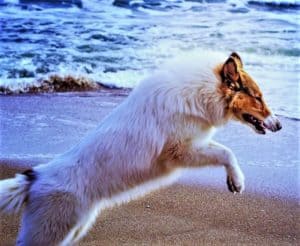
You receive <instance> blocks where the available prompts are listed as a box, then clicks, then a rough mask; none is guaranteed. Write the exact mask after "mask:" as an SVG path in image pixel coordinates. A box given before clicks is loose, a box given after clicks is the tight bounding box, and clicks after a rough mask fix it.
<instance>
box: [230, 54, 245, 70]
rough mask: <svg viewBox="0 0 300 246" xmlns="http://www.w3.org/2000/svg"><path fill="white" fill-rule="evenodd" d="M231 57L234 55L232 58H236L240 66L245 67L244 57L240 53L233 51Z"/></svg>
mask: <svg viewBox="0 0 300 246" xmlns="http://www.w3.org/2000/svg"><path fill="white" fill-rule="evenodd" d="M230 57H232V58H234V59H235V61H236V62H237V63H238V66H239V67H240V68H242V67H243V62H242V58H241V57H240V55H239V54H238V53H236V52H232V53H231V55H230Z"/></svg>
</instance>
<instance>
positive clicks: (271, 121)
mask: <svg viewBox="0 0 300 246" xmlns="http://www.w3.org/2000/svg"><path fill="white" fill-rule="evenodd" d="M263 124H264V127H265V128H267V129H269V130H270V131H272V132H276V131H279V130H280V129H281V128H282V126H281V123H280V121H279V120H278V119H277V117H276V116H275V115H270V116H268V117H267V118H266V119H265V120H264V122H263Z"/></svg>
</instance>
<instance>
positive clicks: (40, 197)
mask: <svg viewBox="0 0 300 246" xmlns="http://www.w3.org/2000/svg"><path fill="white" fill-rule="evenodd" d="M232 118H233V119H237V120H239V121H241V122H243V123H246V124H248V125H249V126H251V127H252V128H254V129H255V131H256V132H258V133H261V134H263V133H265V129H266V128H268V129H269V130H271V131H276V130H279V129H280V128H281V126H280V123H279V121H278V120H277V119H276V118H275V117H274V116H273V115H272V114H271V112H270V110H269V109H268V107H267V106H266V104H265V103H264V101H263V98H262V94H261V92H260V90H259V88H258V86H257V85H256V84H255V82H254V81H253V80H252V79H251V77H250V76H249V75H248V74H247V73H246V72H245V71H244V69H243V63H242V61H241V58H240V57H239V55H238V54H236V53H232V54H231V56H230V57H229V58H228V59H221V60H220V59H214V58H212V57H209V56H207V55H202V56H199V57H197V58H196V57H189V56H188V57H187V58H186V59H182V61H181V62H179V63H178V62H177V63H176V62H175V63H171V64H169V66H168V67H167V68H166V69H165V70H164V71H160V72H158V73H156V74H155V75H153V76H152V77H150V78H148V79H146V80H145V81H143V82H142V83H141V84H140V85H139V86H138V87H137V88H136V89H135V90H134V91H133V92H132V93H131V95H130V96H129V97H128V98H127V99H126V100H125V101H124V102H123V103H122V104H121V105H119V106H118V107H117V108H116V109H115V110H113V112H112V113H110V114H109V115H108V116H107V117H106V118H105V119H104V120H103V121H102V122H101V123H100V125H99V126H98V128H97V129H96V130H95V131H94V132H92V133H91V134H90V135H88V136H87V137H86V138H85V139H84V140H83V141H82V142H81V143H80V144H78V145H76V146H75V147H74V148H72V149H71V150H70V151H68V152H67V153H65V154H63V155H61V156H59V157H57V158H56V159H54V160H52V161H51V162H49V163H47V164H44V165H39V166H36V167H34V168H33V169H32V170H29V171H27V172H25V173H23V174H17V175H16V177H15V178H12V179H7V180H3V181H0V208H1V210H2V211H5V212H16V211H18V210H20V208H21V207H22V205H23V204H25V208H24V213H23V218H22V227H21V230H20V233H19V237H18V240H17V244H18V245H28V246H39V245H42V246H45V245H47V246H49V245H73V244H75V243H76V242H78V241H79V240H80V239H81V238H82V237H83V236H84V235H85V234H86V233H87V231H88V229H89V228H90V227H91V225H92V224H93V222H94V221H95V219H96V217H97V215H98V214H99V212H100V211H101V210H102V209H104V208H106V207H110V206H112V205H114V204H118V203H122V202H126V201H129V200H131V199H133V198H136V197H138V196H140V195H144V194H145V193H147V192H149V191H152V190H154V189H157V188H159V187H162V186H164V185H167V184H170V183H171V182H172V181H173V180H174V178H175V177H176V176H177V174H178V173H179V171H180V169H182V168H188V167H203V166H207V165H215V166H224V167H225V170H226V172H227V177H228V178H227V184H228V188H229V190H230V191H232V192H242V191H243V190H244V175H243V173H242V171H241V169H240V167H239V165H238V162H237V160H236V158H235V156H234V154H233V153H232V151H231V150H230V149H228V148H226V147H225V146H223V145H221V144H219V143H216V142H214V141H213V140H212V139H211V138H212V136H213V133H214V131H215V127H218V126H220V125H223V124H224V123H226V122H227V121H228V120H229V119H232Z"/></svg>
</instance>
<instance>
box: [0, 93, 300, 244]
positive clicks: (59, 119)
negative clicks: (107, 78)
mask: <svg viewBox="0 0 300 246" xmlns="http://www.w3.org/2000/svg"><path fill="white" fill-rule="evenodd" d="M125 95H126V93H125ZM123 99H124V94H123V93H120V94H118V95H116V94H114V93H113V94H110V93H108V94H99V95H94V94H78V95H77V94H72V95H71V96H70V95H69V96H68V94H63V95H44V96H21V97H18V96H12V97H0V102H1V107H0V109H1V118H2V121H1V146H0V147H1V153H0V154H1V156H0V178H1V179H3V178H6V177H10V176H13V174H14V173H15V172H19V171H22V170H24V169H26V167H28V166H31V165H36V164H38V163H42V162H45V161H47V160H48V159H51V158H52V157H53V156H55V155H57V154H58V153H61V152H63V151H65V150H67V149H68V148H69V147H71V146H73V145H74V144H75V143H76V142H77V141H79V140H80V139H81V138H82V136H84V135H85V134H86V132H87V131H88V130H90V129H92V128H93V127H94V126H95V125H96V124H97V122H99V120H101V119H102V118H103V117H104V116H105V115H106V114H107V113H108V112H109V111H111V109H112V108H113V107H115V106H116V105H117V104H118V103H119V102H120V101H122V100H123ZM281 120H282V121H283V122H282V123H283V126H284V128H283V130H282V131H281V132H279V133H278V134H274V135H272V134H268V135H267V136H265V137H260V136H257V135H255V134H254V133H252V132H251V131H249V130H245V128H243V127H240V126H239V125H235V124H233V125H232V124H231V125H229V126H228V127H226V128H224V129H223V130H221V132H220V134H218V135H217V139H218V140H221V142H222V143H225V144H226V145H228V146H229V147H231V148H232V149H233V151H234V152H235V153H236V154H237V156H238V159H239V160H240V161H241V165H242V168H243V170H244V171H245V173H246V178H247V183H246V184H247V186H246V189H247V190H246V192H245V193H244V194H242V195H232V194H231V193H229V192H228V191H227V190H226V188H225V181H224V177H223V176H222V175H223V174H224V171H223V170H221V169H211V170H210V171H208V172H205V171H204V172H203V173H201V172H200V173H199V174H198V173H197V174H196V176H195V175H194V176H193V178H191V176H186V177H185V178H182V179H181V180H180V181H179V182H178V183H176V184H174V185H173V186H171V187H168V188H165V189H162V190H160V191H156V192H154V193H151V194H149V195H147V196H145V197H144V198H142V199H140V200H136V201H132V202H130V203H128V204H124V205H121V206H117V207H115V208H113V209H109V210H105V211H104V212H103V213H102V214H101V215H100V216H99V218H98V219H97V222H96V224H95V225H94V227H93V229H92V230H91V231H90V232H89V234H88V235H87V236H86V237H85V238H84V240H83V241H82V242H81V243H80V245H300V238H299V236H300V221H299V215H300V207H299V203H298V202H299V200H298V199H299V193H298V186H299V180H298V173H297V171H298V167H299V156H298V154H299V152H298V148H299V142H298V140H299V139H298V136H297V134H298V133H299V121H293V120H288V119H281ZM237 136H238V137H237ZM220 172H221V173H222V175H219V174H218V173H220ZM212 173H213V174H212ZM216 173H217V174H216ZM197 175H200V176H197ZM195 180H196V181H195ZM199 180H200V181H199ZM192 184H193V185H192ZM212 185H214V186H213V187H212ZM18 226H19V216H15V215H13V216H6V215H5V216H3V215H1V217H0V246H6V245H13V244H14V242H15V238H16V235H17V230H18Z"/></svg>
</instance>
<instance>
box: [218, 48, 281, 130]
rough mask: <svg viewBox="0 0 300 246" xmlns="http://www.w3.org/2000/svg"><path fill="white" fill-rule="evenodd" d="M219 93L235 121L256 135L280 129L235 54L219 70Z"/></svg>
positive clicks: (240, 60)
mask: <svg viewBox="0 0 300 246" xmlns="http://www.w3.org/2000/svg"><path fill="white" fill-rule="evenodd" d="M221 78H222V85H221V91H222V93H223V94H224V95H225V98H226V99H227V101H228V110H229V113H230V115H232V116H233V117H234V118H235V119H237V120H239V121H241V122H242V123H245V124H247V125H249V126H250V127H251V128H253V129H254V130H255V131H256V132H257V133H260V134H265V133H266V129H269V130H271V131H273V132H275V131H278V130H280V129H281V124H280V122H279V120H278V119H277V118H276V117H275V116H274V115H273V114H272V113H271V111H270V109H269V108H268V106H267V105H266V103H265V101H264V98H263V95H262V93H261V91H260V89H259V87H258V85H257V84H256V83H255V82H254V80H253V79H252V78H251V77H250V75H249V74H248V73H247V72H245V71H244V69H243V62H242V59H241V58H240V56H239V55H238V54H237V53H235V52H234V53H232V54H231V55H230V57H229V58H228V59H227V61H226V62H225V63H224V64H223V66H222V70H221Z"/></svg>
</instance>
